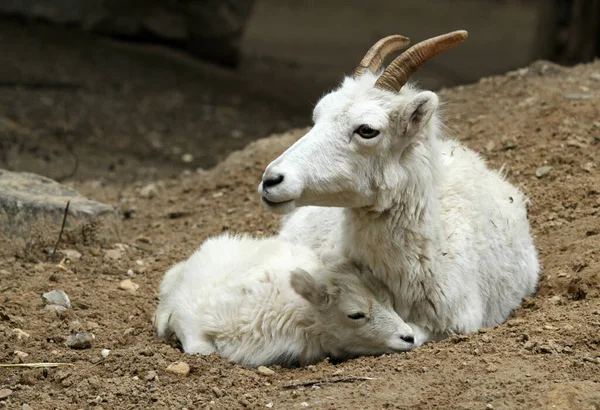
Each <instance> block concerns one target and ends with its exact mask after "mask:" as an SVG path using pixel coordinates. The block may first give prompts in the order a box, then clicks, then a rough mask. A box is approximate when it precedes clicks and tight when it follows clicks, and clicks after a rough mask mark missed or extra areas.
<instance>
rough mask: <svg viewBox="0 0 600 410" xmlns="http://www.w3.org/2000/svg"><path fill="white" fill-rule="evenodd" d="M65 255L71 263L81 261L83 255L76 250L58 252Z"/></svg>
mask: <svg viewBox="0 0 600 410" xmlns="http://www.w3.org/2000/svg"><path fill="white" fill-rule="evenodd" d="M58 252H59V253H61V254H63V255H64V256H65V257H66V258H67V259H69V260H71V261H78V260H79V259H81V253H79V252H77V251H76V250H75V249H63V250H62V251H58Z"/></svg>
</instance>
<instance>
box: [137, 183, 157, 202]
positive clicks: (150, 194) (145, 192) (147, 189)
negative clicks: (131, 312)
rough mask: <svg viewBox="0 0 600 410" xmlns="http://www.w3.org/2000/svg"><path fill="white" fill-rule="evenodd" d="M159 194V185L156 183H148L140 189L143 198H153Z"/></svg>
mask: <svg viewBox="0 0 600 410" xmlns="http://www.w3.org/2000/svg"><path fill="white" fill-rule="evenodd" d="M157 195H158V187H157V186H156V184H148V185H146V186H144V187H142V189H140V196H141V197H142V198H146V199H151V198H154V197H155V196H157Z"/></svg>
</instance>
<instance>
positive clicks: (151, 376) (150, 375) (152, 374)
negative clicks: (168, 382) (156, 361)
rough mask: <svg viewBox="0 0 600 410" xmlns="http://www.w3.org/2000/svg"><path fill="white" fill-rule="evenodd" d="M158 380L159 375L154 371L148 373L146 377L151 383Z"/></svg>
mask: <svg viewBox="0 0 600 410" xmlns="http://www.w3.org/2000/svg"><path fill="white" fill-rule="evenodd" d="M157 378H158V374H157V373H156V372H155V371H154V370H150V371H149V372H148V373H146V376H145V377H144V379H145V380H146V381H149V382H151V381H153V380H156V379H157Z"/></svg>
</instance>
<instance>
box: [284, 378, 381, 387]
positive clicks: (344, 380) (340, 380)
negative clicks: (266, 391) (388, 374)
mask: <svg viewBox="0 0 600 410" xmlns="http://www.w3.org/2000/svg"><path fill="white" fill-rule="evenodd" d="M366 380H375V378H373V377H354V376H352V377H340V378H337V379H323V380H314V381H310V382H303V383H294V384H288V385H285V386H282V388H283V389H296V388H298V387H310V386H316V385H318V384H333V383H355V382H362V381H366Z"/></svg>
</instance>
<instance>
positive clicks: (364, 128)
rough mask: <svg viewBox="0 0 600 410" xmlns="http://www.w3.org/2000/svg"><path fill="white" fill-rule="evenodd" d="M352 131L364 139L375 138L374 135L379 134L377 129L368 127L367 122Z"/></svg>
mask: <svg viewBox="0 0 600 410" xmlns="http://www.w3.org/2000/svg"><path fill="white" fill-rule="evenodd" d="M354 132H355V133H356V134H358V135H360V136H361V137H363V138H365V139H371V138H375V137H376V136H378V135H379V131H377V130H374V129H373V128H371V127H369V126H368V125H367V124H363V125H361V126H360V127H358V128H357V129H356V131H354Z"/></svg>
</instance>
